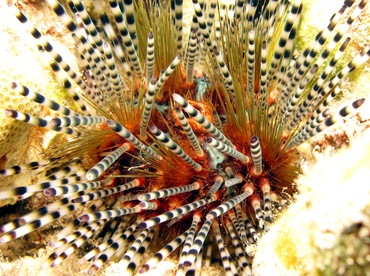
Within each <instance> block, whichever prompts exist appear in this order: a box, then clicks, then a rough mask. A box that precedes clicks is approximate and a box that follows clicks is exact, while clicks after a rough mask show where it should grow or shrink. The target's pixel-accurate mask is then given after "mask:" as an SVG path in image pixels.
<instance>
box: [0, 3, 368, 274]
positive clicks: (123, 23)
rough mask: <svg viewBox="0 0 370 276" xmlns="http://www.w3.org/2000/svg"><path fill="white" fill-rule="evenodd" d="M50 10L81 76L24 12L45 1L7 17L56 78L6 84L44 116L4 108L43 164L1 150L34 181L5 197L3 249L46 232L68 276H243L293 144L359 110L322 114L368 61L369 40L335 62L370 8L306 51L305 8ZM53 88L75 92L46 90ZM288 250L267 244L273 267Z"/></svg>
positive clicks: (294, 257) (283, 192)
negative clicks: (169, 263) (164, 273)
mask: <svg viewBox="0 0 370 276" xmlns="http://www.w3.org/2000/svg"><path fill="white" fill-rule="evenodd" d="M47 2H48V4H49V6H50V7H51V8H52V9H53V10H54V12H55V13H56V14H57V15H58V18H59V19H58V20H60V21H61V22H63V24H64V25H65V27H66V28H67V29H68V31H66V33H68V34H69V33H71V37H72V39H73V41H74V43H75V46H72V44H68V45H70V47H71V48H73V51H74V52H75V54H76V56H77V58H78V68H79V69H77V67H76V65H70V59H69V58H65V56H64V54H62V55H61V54H60V51H59V50H60V49H61V48H60V47H59V46H58V47H56V46H54V42H53V41H50V42H49V38H47V39H46V38H45V37H47V36H48V32H52V30H53V29H48V31H45V30H44V31H42V32H40V31H39V30H38V26H37V25H36V23H37V21H33V20H32V19H28V18H27V17H26V16H25V14H24V13H23V11H22V10H24V11H25V12H26V11H27V9H28V8H35V7H36V6H37V5H43V3H42V2H41V4H36V6H34V4H31V3H27V4H24V5H19V4H18V6H17V7H18V8H19V9H18V8H16V7H15V6H10V7H9V8H8V11H9V12H11V14H12V15H13V16H14V18H17V19H18V21H19V22H20V23H21V26H22V28H24V29H25V30H27V31H28V33H29V34H30V35H31V36H32V37H33V43H34V45H35V49H38V50H39V52H40V53H32V55H36V56H37V55H40V56H42V57H43V59H45V60H44V61H43V62H44V64H47V66H48V69H49V70H50V69H51V71H53V72H54V75H55V79H51V80H50V83H48V85H47V86H46V87H45V88H44V89H42V88H40V87H38V86H34V85H33V84H32V82H29V81H26V79H25V81H24V82H23V77H19V78H16V79H13V80H9V81H7V86H6V88H4V90H3V91H11V93H14V94H20V95H23V96H24V97H27V98H29V99H31V101H33V102H37V103H39V104H40V105H41V106H42V107H41V109H40V107H39V106H40V105H35V104H34V103H32V104H33V105H32V106H31V105H29V107H28V108H32V109H28V110H27V109H26V110H25V109H22V108H19V106H14V107H13V106H11V105H7V104H5V107H4V108H5V111H4V114H5V115H6V116H8V117H11V118H13V119H16V120H18V121H23V122H26V123H28V124H29V125H35V127H33V128H32V129H31V130H30V131H34V130H37V131H40V132H42V133H43V135H44V136H43V137H46V138H45V139H43V138H38V140H37V143H36V145H38V146H35V148H36V151H37V150H39V154H38V155H37V156H36V157H37V160H36V159H33V160H29V161H27V162H19V160H17V161H18V163H16V162H14V163H11V162H9V161H10V160H7V159H8V154H9V152H6V150H7V149H6V147H3V148H4V152H3V153H2V154H3V161H4V163H6V164H7V166H6V168H4V169H3V170H2V171H1V174H2V179H4V183H6V182H7V183H11V182H12V181H9V179H12V177H16V176H18V175H22V174H23V173H25V172H27V173H31V174H34V175H37V179H36V180H35V181H34V182H32V183H25V182H22V181H15V183H14V184H15V185H14V186H9V187H4V189H2V191H0V199H1V200H3V202H4V204H5V203H9V202H14V201H17V203H16V204H15V205H14V208H19V209H20V210H21V214H20V217H16V218H15V217H14V215H7V216H5V217H4V219H3V222H2V223H1V225H2V226H1V228H0V231H1V232H2V233H3V235H2V236H1V238H0V242H1V243H3V245H2V247H3V248H5V249H6V248H7V249H11V248H12V244H14V245H15V244H16V241H17V239H25V238H26V239H30V240H35V238H36V237H37V236H38V235H41V236H39V237H42V235H43V233H45V231H46V232H51V233H52V234H51V235H47V237H48V238H47V239H48V241H47V243H49V244H50V248H51V252H50V254H49V257H48V261H47V263H48V265H50V266H52V267H58V266H60V264H61V263H65V262H68V261H69V260H68V259H72V260H73V259H76V258H77V259H79V261H78V263H79V264H80V265H81V267H78V268H76V271H73V272H72V271H71V272H72V273H76V272H80V270H81V273H88V274H93V273H99V271H101V270H100V269H101V268H102V267H103V266H104V265H105V264H106V263H107V262H108V261H119V271H120V273H125V274H127V275H131V274H139V273H145V272H148V273H150V272H153V269H154V268H155V267H156V266H160V265H161V264H163V263H164V260H165V259H166V257H167V256H168V255H171V254H172V255H171V257H172V258H174V259H175V260H177V261H176V262H175V266H174V268H173V270H174V271H175V272H174V273H176V274H177V275H182V274H186V275H193V274H196V275H197V274H200V273H201V272H202V270H203V272H205V270H204V269H203V268H207V267H209V265H210V264H218V265H220V266H221V268H220V269H221V270H223V272H222V273H223V274H226V275H252V274H253V272H252V267H251V263H252V260H253V258H254V255H255V248H256V245H257V243H258V241H259V240H260V239H261V236H263V234H264V233H266V232H269V229H270V227H273V225H274V221H275V220H276V218H277V217H278V216H279V213H280V212H281V210H282V209H285V207H286V204H287V202H290V201H293V198H292V196H293V195H294V194H295V193H296V192H298V191H299V188H298V189H297V185H296V184H295V182H296V179H297V177H298V176H299V175H300V174H301V171H302V168H301V164H302V161H303V158H302V154H301V153H300V151H299V149H298V146H300V145H302V144H303V143H304V142H305V141H307V140H308V139H310V138H311V137H314V136H316V135H317V134H319V133H321V132H323V131H324V130H326V129H327V128H328V127H331V126H332V125H334V124H336V123H338V122H342V121H343V118H345V117H347V116H349V115H351V114H354V113H356V112H357V108H359V107H361V106H362V105H363V103H364V102H365V99H364V98H360V99H358V100H353V99H352V100H351V101H350V103H347V104H346V105H345V106H342V107H341V108H339V109H338V110H335V109H328V107H329V106H331V105H332V102H333V100H334V98H336V97H337V95H341V93H342V90H343V89H344V84H345V83H346V82H347V81H348V79H347V78H348V75H349V73H351V72H352V71H354V70H355V69H357V68H360V67H361V66H363V64H364V63H365V62H367V60H368V58H369V56H370V49H369V48H368V45H363V47H361V49H360V50H358V51H357V52H356V53H353V55H351V57H352V58H351V59H350V60H347V61H345V60H346V59H344V58H343V56H344V55H345V53H346V52H347V51H346V50H347V48H348V46H349V45H351V43H352V42H351V39H350V38H349V37H348V36H347V35H346V34H347V32H348V31H350V30H351V28H352V25H353V24H357V20H358V19H357V18H358V17H360V16H362V14H363V13H364V10H365V9H366V8H367V7H366V4H367V1H344V3H343V6H342V7H341V8H340V9H339V10H338V11H337V12H336V13H335V14H334V15H333V16H332V17H331V19H330V22H329V23H328V25H327V26H325V27H323V29H322V30H321V31H319V34H318V35H316V37H315V38H314V39H313V42H312V43H310V44H309V45H308V47H307V48H306V49H303V50H302V53H301V54H300V53H298V51H297V50H296V49H295V47H294V43H295V41H296V39H297V32H298V29H299V24H300V18H301V14H302V9H303V5H302V3H301V1H298V0H297V1H291V2H288V1H279V0H275V1H266V2H264V1H249V2H248V3H247V2H244V1H237V2H236V3H235V5H232V6H225V5H222V4H219V3H217V1H209V2H206V1H197V0H194V1H193V3H190V7H191V10H194V13H193V15H192V18H191V19H190V23H189V24H188V25H186V24H184V19H183V18H184V12H183V6H184V4H183V3H182V1H180V0H178V1H158V3H153V2H151V1H137V2H133V1H130V0H124V1H118V2H117V1H116V0H110V1H107V2H103V1H102V2H100V1H97V0H96V1H93V2H92V3H93V7H92V6H90V4H89V5H87V6H86V7H88V9H87V10H86V9H85V7H84V6H83V4H82V3H81V2H80V1H79V0H73V1H72V0H68V1H65V2H63V3H64V4H63V5H61V4H59V3H58V2H57V1H55V0H48V1H47ZM68 7H69V8H68ZM89 13H90V14H91V16H92V18H90V15H89ZM58 22H59V21H58ZM57 26H59V25H57ZM54 31H55V30H54ZM64 31H65V29H64ZM29 34H27V35H29ZM25 35H26V34H25ZM22 36H23V35H22ZM356 46H358V44H356ZM62 52H63V51H62ZM63 53H64V52H63ZM71 60H73V59H71ZM42 71H44V69H43V70H42ZM48 72H50V71H48ZM47 75H48V77H50V75H49V73H47ZM55 83H57V84H58V85H59V86H58V90H59V91H61V90H64V91H65V92H66V94H67V95H69V96H67V97H66V98H63V99H61V98H60V97H58V100H57V101H54V100H52V98H54V99H55V97H53V96H49V95H47V94H44V93H43V90H48V91H49V92H50V90H53V88H52V87H57V86H55ZM50 88H52V89H50ZM61 100H62V101H61ZM33 106H35V108H39V110H41V111H36V110H35V109H33ZM67 106H69V107H67ZM7 119H10V118H7ZM20 123H21V124H24V125H27V124H26V123H22V122H20ZM24 135H25V136H29V135H31V136H32V135H33V136H34V135H35V132H28V133H26V132H25V134H24ZM16 136H18V135H16ZM8 137H10V136H8ZM14 141H15V140H14ZM45 144H48V146H45ZM1 145H5V143H2V144H1ZM9 156H10V155H9ZM29 157H30V156H28V157H27V158H29ZM36 157H35V158H36ZM27 158H25V159H24V160H27ZM9 164H11V165H10V166H9ZM11 166H13V167H11ZM13 179H16V178H13ZM23 206H27V207H23ZM10 209H11V208H10V207H9V206H6V207H3V210H4V211H5V212H7V211H6V210H10ZM33 210H35V211H33ZM27 212H29V213H27ZM54 229H56V230H58V231H54ZM37 230H39V231H37ZM273 230H274V228H272V229H271V230H270V232H273ZM35 236H36V237H35ZM266 236H268V235H266ZM36 239H37V238H36ZM41 240H42V242H41V243H40V244H39V246H40V248H42V247H43V246H44V244H45V241H44V238H41ZM282 241H283V240H282V239H279V240H278V241H275V242H274V243H273V244H272V245H271V250H273V248H275V250H273V251H274V252H278V251H279V248H281V246H279V243H280V244H281V245H285V248H287V247H286V246H287V245H289V244H290V245H291V246H290V247H289V248H288V250H286V251H287V252H288V253H287V255H285V256H284V255H283V254H280V255H279V257H278V258H280V261H281V262H282V263H283V264H284V266H285V267H287V268H288V269H290V268H292V269H293V271H297V267H299V265H297V264H299V263H300V262H301V261H302V259H301V256H300V255H299V254H300V252H301V251H300V248H299V247H298V246H297V247H295V246H294V245H296V243H294V242H290V240H289V239H288V240H286V241H287V242H286V243H284V242H283V243H282ZM25 246H26V245H25ZM176 248H179V249H177V250H176ZM173 251H174V252H173ZM2 252H6V250H4V249H3V250H2ZM172 252H173V253H172ZM258 252H260V251H258ZM258 254H259V253H257V256H258ZM3 256H4V257H6V254H3ZM111 265H113V264H112V263H111ZM216 266H217V265H216ZM302 267H303V268H302V270H305V269H306V267H304V265H302ZM171 269H172V268H171ZM298 270H299V269H298ZM254 273H258V270H255V271H254Z"/></svg>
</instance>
